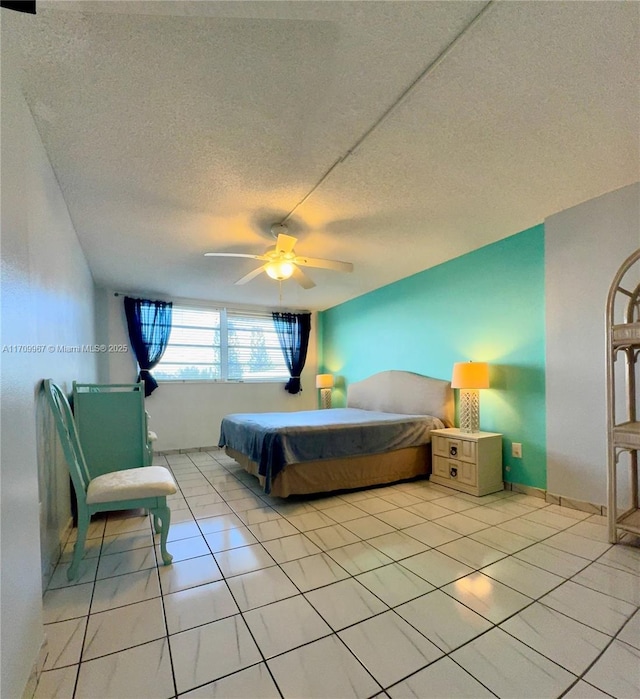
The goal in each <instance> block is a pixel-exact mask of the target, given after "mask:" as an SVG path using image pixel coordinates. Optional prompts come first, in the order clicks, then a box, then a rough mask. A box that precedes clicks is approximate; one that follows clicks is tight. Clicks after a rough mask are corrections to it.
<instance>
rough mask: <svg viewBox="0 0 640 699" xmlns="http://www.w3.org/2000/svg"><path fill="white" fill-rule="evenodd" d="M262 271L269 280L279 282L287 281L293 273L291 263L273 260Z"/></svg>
mask: <svg viewBox="0 0 640 699" xmlns="http://www.w3.org/2000/svg"><path fill="white" fill-rule="evenodd" d="M264 269H265V272H266V273H267V274H268V275H269V276H270V277H271V279H275V280H276V281H279V282H282V281H284V280H285V279H289V277H290V276H291V275H292V274H293V272H294V266H293V263H291V262H289V261H288V260H274V261H273V262H269V263H268V264H266V265H265V267H264Z"/></svg>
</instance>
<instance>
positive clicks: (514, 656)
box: [451, 629, 576, 699]
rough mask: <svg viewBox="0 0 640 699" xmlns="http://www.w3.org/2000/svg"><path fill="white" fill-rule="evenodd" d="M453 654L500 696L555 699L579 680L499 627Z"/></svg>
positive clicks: (453, 656) (456, 659)
mask: <svg viewBox="0 0 640 699" xmlns="http://www.w3.org/2000/svg"><path fill="white" fill-rule="evenodd" d="M451 657H452V659H453V660H455V662H456V663H458V664H460V665H461V666H462V667H463V668H464V669H465V670H466V671H467V672H469V673H470V674H471V675H473V677H475V678H476V679H477V680H478V681H479V682H481V683H482V684H483V685H485V687H488V688H489V689H490V690H491V691H492V692H494V693H495V694H497V695H498V696H499V697H522V698H525V697H526V698H529V699H544V698H546V697H548V698H549V699H552V698H554V699H555V697H558V696H560V695H561V694H562V692H563V691H564V690H565V689H567V688H568V687H570V686H571V684H572V683H573V682H574V681H575V679H576V678H575V675H572V674H571V673H569V672H567V671H566V670H564V669H563V668H561V667H560V666H559V665H556V664H555V663H553V662H551V661H550V660H548V659H547V658H545V657H544V656H542V655H540V654H539V653H536V651H534V650H532V649H531V648H528V647H527V646H525V645H524V644H523V643H521V642H520V641H517V640H516V639H515V638H513V637H511V636H509V634H507V633H505V632H504V631H501V630H500V629H493V630H492V631H489V632H488V633H486V634H484V635H482V636H480V637H479V638H476V639H475V640H473V641H471V643H469V644H467V645H466V646H464V647H463V648H460V649H458V650H457V651H454V653H453V654H452V656H451Z"/></svg>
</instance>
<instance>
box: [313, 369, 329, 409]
mask: <svg viewBox="0 0 640 699" xmlns="http://www.w3.org/2000/svg"><path fill="white" fill-rule="evenodd" d="M316 388H319V389H320V407H321V408H330V407H331V389H332V388H333V374H318V375H317V376H316Z"/></svg>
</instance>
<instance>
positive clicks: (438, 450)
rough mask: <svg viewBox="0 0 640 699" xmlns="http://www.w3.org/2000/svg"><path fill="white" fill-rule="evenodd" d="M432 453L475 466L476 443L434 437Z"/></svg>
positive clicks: (438, 436)
mask: <svg viewBox="0 0 640 699" xmlns="http://www.w3.org/2000/svg"><path fill="white" fill-rule="evenodd" d="M433 453H434V454H437V455H438V456H444V457H450V458H453V459H460V460H461V461H467V462H469V463H472V464H475V463H476V458H477V452H476V443H475V442H472V441H468V440H466V439H453V438H451V437H443V436H441V435H434V437H433Z"/></svg>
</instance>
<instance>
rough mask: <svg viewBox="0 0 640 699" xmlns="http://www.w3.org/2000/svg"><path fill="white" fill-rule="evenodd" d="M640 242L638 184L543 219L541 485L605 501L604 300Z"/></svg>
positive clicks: (560, 492) (578, 497) (587, 499)
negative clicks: (543, 458) (543, 428)
mask: <svg viewBox="0 0 640 699" xmlns="http://www.w3.org/2000/svg"><path fill="white" fill-rule="evenodd" d="M638 247H640V184H634V185H630V186H628V187H624V188H622V189H619V190H616V191H614V192H611V193H609V194H605V195H603V196H601V197H598V198H596V199H592V200H590V201H587V202H585V203H583V204H580V205H579V206H575V207H573V208H571V209H568V210H566V211H562V212H560V213H558V214H556V215H554V216H551V217H550V218H548V219H547V220H546V221H545V274H546V318H547V322H546V332H547V371H546V393H547V490H548V491H549V492H550V493H554V494H556V495H563V496H565V497H568V498H571V499H575V500H581V501H583V502H591V503H596V504H601V505H604V504H606V472H607V466H606V464H607V460H606V424H607V423H606V383H605V305H606V299H607V294H608V291H609V286H610V284H611V281H612V280H613V277H614V275H615V273H616V272H617V270H618V268H619V267H620V265H621V264H622V262H624V260H625V259H626V258H627V257H628V255H630V254H631V253H632V252H633V251H634V250H636V249H637V248H638Z"/></svg>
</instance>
